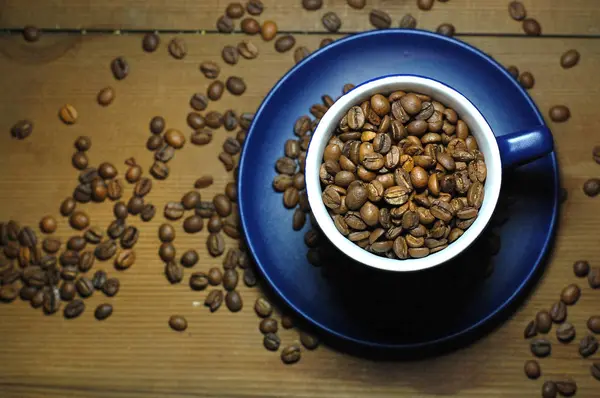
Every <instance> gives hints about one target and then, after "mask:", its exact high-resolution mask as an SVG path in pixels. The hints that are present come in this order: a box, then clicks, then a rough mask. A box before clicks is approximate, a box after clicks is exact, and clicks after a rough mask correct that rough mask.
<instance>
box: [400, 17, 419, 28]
mask: <svg viewBox="0 0 600 398" xmlns="http://www.w3.org/2000/svg"><path fill="white" fill-rule="evenodd" d="M416 27H417V20H416V19H415V17H413V16H412V15H411V14H406V15H404V16H403V17H402V19H400V28H402V29H415V28H416Z"/></svg>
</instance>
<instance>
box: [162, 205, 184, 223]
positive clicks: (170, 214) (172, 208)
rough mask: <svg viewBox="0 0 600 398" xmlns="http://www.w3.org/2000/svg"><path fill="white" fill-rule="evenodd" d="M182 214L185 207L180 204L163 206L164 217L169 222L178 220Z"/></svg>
mask: <svg viewBox="0 0 600 398" xmlns="http://www.w3.org/2000/svg"><path fill="white" fill-rule="evenodd" d="M184 212H185V207H184V206H183V204H182V203H180V202H167V204H166V205H165V210H164V215H165V218H167V219H169V220H179V219H180V218H181V217H183V214H184Z"/></svg>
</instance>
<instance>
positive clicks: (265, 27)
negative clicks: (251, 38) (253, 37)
mask: <svg viewBox="0 0 600 398" xmlns="http://www.w3.org/2000/svg"><path fill="white" fill-rule="evenodd" d="M260 34H261V36H262V38H263V40H264V41H271V40H273V39H274V38H275V36H276V35H277V24H276V23H275V22H274V21H264V22H263V24H262V27H261V29H260Z"/></svg>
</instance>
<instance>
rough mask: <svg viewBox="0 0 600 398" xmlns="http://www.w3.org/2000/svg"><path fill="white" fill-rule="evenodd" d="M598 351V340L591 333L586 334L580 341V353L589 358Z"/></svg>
mask: <svg viewBox="0 0 600 398" xmlns="http://www.w3.org/2000/svg"><path fill="white" fill-rule="evenodd" d="M596 351H598V340H596V338H595V337H594V336H592V335H591V334H589V335H587V336H585V337H584V338H583V339H581V341H580V342H579V354H580V355H581V356H582V357H584V358H587V357H589V356H591V355H594V354H595V353H596Z"/></svg>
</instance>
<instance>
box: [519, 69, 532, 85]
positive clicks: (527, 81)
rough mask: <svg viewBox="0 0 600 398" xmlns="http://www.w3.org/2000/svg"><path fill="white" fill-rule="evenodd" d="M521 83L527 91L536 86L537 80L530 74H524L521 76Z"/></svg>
mask: <svg viewBox="0 0 600 398" xmlns="http://www.w3.org/2000/svg"><path fill="white" fill-rule="evenodd" d="M519 83H521V86H523V87H524V88H526V89H530V88H533V86H534V85H535V78H534V77H533V75H532V74H531V73H530V72H523V73H521V75H520V76H519Z"/></svg>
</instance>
